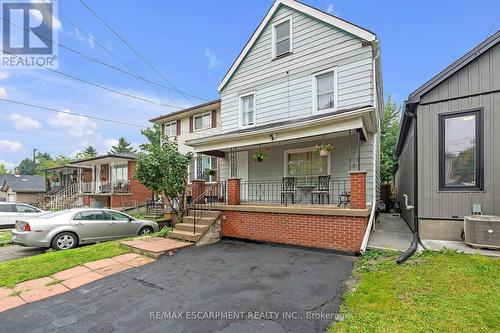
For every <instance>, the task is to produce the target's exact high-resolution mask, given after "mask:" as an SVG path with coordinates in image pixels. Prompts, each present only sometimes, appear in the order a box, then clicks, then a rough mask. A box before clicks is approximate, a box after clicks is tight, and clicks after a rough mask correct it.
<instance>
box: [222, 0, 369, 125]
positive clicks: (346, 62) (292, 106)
mask: <svg viewBox="0 0 500 333" xmlns="http://www.w3.org/2000/svg"><path fill="white" fill-rule="evenodd" d="M288 17H293V55H290V56H287V57H283V58H277V59H274V60H273V57H272V55H271V54H270V45H272V25H273V24H275V23H276V22H278V21H280V20H283V19H286V18H288ZM372 67H373V54H372V49H371V46H369V45H363V43H362V41H361V40H360V39H359V38H357V37H354V36H353V35H350V34H348V33H346V32H344V31H342V30H340V29H337V28H335V27H333V26H331V25H328V24H326V23H324V22H321V21H319V20H316V19H314V18H312V17H310V16H307V15H304V14H301V13H299V12H296V11H294V10H292V9H290V8H288V7H286V6H283V7H281V8H280V9H278V11H277V12H276V14H275V16H274V17H273V18H272V19H271V22H270V25H268V27H266V29H264V31H263V32H262V34H261V35H260V36H259V38H258V39H257V41H256V42H255V44H254V45H253V47H252V49H251V50H250V52H249V53H248V54H247V56H246V57H245V58H244V60H243V61H242V63H241V65H240V66H239V67H238V69H237V70H236V71H235V73H234V75H233V76H232V77H231V79H230V80H229V82H228V83H227V84H226V86H225V87H224V89H223V90H222V91H221V103H222V114H221V124H222V128H223V132H229V131H234V130H237V129H238V128H239V127H240V126H239V112H238V111H239V110H238V109H239V104H240V96H241V94H244V93H247V92H251V91H255V92H256V96H257V98H256V102H257V104H258V112H257V114H256V115H255V124H256V126H259V125H264V124H268V123H273V122H277V121H283V120H289V119H297V118H303V117H308V116H312V115H313V111H312V110H313V106H312V104H313V96H312V80H311V77H312V76H313V75H314V74H316V73H318V72H321V71H325V70H329V69H330V70H331V69H332V68H336V69H337V71H336V74H337V110H339V111H340V110H343V109H351V108H356V107H364V106H369V105H373V70H372Z"/></svg>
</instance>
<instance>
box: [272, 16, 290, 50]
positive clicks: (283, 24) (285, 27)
mask: <svg viewBox="0 0 500 333" xmlns="http://www.w3.org/2000/svg"><path fill="white" fill-rule="evenodd" d="M272 36H273V58H277V57H280V56H283V55H286V54H289V53H292V18H291V17H290V18H287V19H285V20H284V21H279V22H277V23H276V24H274V25H273V33H272Z"/></svg>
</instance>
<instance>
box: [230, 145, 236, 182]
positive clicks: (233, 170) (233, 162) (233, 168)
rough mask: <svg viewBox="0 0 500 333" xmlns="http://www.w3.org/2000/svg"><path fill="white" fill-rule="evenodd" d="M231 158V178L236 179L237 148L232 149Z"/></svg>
mask: <svg viewBox="0 0 500 333" xmlns="http://www.w3.org/2000/svg"><path fill="white" fill-rule="evenodd" d="M229 158H230V161H229V163H230V166H229V169H230V172H231V177H232V178H235V177H237V175H236V173H237V172H236V170H237V164H236V148H231V153H230V154H229Z"/></svg>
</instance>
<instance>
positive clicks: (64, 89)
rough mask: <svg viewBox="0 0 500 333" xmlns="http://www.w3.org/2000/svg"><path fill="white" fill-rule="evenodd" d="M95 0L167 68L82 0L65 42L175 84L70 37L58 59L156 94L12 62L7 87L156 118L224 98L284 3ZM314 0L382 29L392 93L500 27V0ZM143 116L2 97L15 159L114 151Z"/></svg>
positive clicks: (0, 92)
mask: <svg viewBox="0 0 500 333" xmlns="http://www.w3.org/2000/svg"><path fill="white" fill-rule="evenodd" d="M85 1H86V2H87V3H88V4H89V6H90V7H91V8H92V9H93V10H94V11H95V12H96V13H98V14H99V15H100V16H101V17H102V18H103V19H104V21H105V22H106V23H107V24H108V25H110V26H111V27H112V28H113V29H114V30H115V31H117V32H118V33H119V34H120V35H121V36H123V37H124V39H125V40H126V41H127V42H128V43H129V44H130V45H132V46H133V47H134V48H135V49H136V50H137V51H138V53H139V54H140V55H141V56H142V57H143V58H144V59H146V61H147V62H149V63H150V64H152V65H153V67H154V68H155V69H156V70H157V71H158V72H160V75H161V76H160V75H158V74H157V73H156V72H155V71H153V70H152V69H151V68H150V67H149V66H148V65H146V64H145V63H144V62H142V60H141V59H140V58H139V57H138V56H137V55H136V54H134V53H133V52H132V51H131V50H130V49H129V48H127V46H126V45H125V44H124V43H123V42H122V41H121V40H120V39H118V37H117V36H115V35H114V34H113V33H112V32H110V30H108V29H107V28H106V26H104V25H103V24H102V22H100V21H98V19H97V18H96V17H95V16H93V15H92V14H91V12H90V11H88V10H87V9H86V8H85V7H84V6H83V5H82V3H81V2H80V1H78V0H60V1H59V3H58V15H57V17H56V22H58V23H56V25H57V27H58V34H59V43H60V44H63V45H65V46H67V47H71V48H73V49H76V50H78V51H80V52H82V53H84V54H87V55H89V56H91V57H94V58H97V59H99V60H102V61H104V62H106V63H109V64H112V65H113V66H116V67H119V68H122V69H125V70H127V71H130V70H128V69H127V68H126V67H125V66H124V64H125V65H127V66H128V67H129V68H131V69H132V70H133V71H134V72H135V73H139V75H140V76H142V77H145V78H147V79H149V80H151V81H154V82H156V83H159V84H161V85H162V86H163V87H159V86H155V85H153V84H151V83H147V82H144V81H142V80H138V79H135V78H133V77H131V76H128V75H125V74H123V73H120V72H118V71H115V70H112V69H110V68H107V67H105V66H102V65H99V64H97V63H95V62H92V61H89V60H88V59H86V58H84V57H81V56H79V55H76V54H74V53H72V52H70V51H67V50H65V49H63V48H61V47H59V49H58V61H59V65H58V66H59V67H58V70H60V71H63V72H66V73H68V74H71V75H73V76H75V77H78V78H81V79H84V80H87V81H91V82H95V83H98V84H100V85H102V86H105V87H108V88H111V89H114V90H117V91H120V92H124V93H128V94H131V95H134V96H137V97H140V98H142V99H146V100H149V101H152V102H153V103H154V104H152V103H150V102H144V101H139V100H137V99H132V98H129V97H125V96H122V95H117V94H115V93H112V92H110V91H106V90H103V89H99V88H97V87H95V86H89V85H86V84H83V83H81V82H78V81H75V80H72V79H70V78H67V77H64V76H61V75H59V74H57V73H53V72H49V71H48V70H46V69H41V70H26V69H23V70H19V69H11V70H8V71H5V70H0V98H9V99H13V100H17V101H22V102H25V103H31V104H37V105H43V106H47V107H50V108H55V109H59V110H66V111H69V112H72V113H81V114H87V115H91V116H94V117H99V118H107V119H112V120H116V121H123V122H128V123H133V124H135V125H139V126H144V127H146V126H149V125H150V123H149V122H148V120H149V119H151V118H153V117H156V116H158V115H161V114H167V113H169V112H172V111H175V110H178V108H183V107H187V106H190V105H193V104H198V103H202V102H203V101H204V100H213V99H217V98H218V93H217V86H218V84H219V83H220V81H221V80H222V78H223V76H224V74H225V73H226V72H227V70H228V69H229V67H230V66H231V64H232V63H233V61H234V60H235V58H236V57H237V56H238V54H239V52H240V51H241V49H242V48H243V47H244V45H245V43H246V42H247V40H248V39H249V38H250V36H251V34H252V33H253V31H254V30H255V29H256V27H257V26H258V24H259V23H260V21H261V20H262V18H263V17H264V16H265V14H266V13H267V11H268V9H269V8H270V7H271V5H272V3H273V1H272V0H253V1H234V0H217V1H202V0H193V1H164V0H148V1H124V0H107V1H98V0H85ZM303 1H304V2H305V3H307V4H308V5H311V6H314V7H316V8H318V9H321V10H323V11H327V12H329V13H331V14H333V15H336V16H339V17H341V18H343V19H345V20H348V21H351V22H353V23H355V24H357V25H360V26H362V27H365V28H367V29H369V30H371V31H373V32H375V33H376V34H377V36H378V38H379V39H380V41H381V48H382V70H383V80H384V95H385V97H386V98H387V96H389V95H391V96H392V98H393V99H394V100H395V101H396V102H397V103H398V104H400V103H402V102H403V101H404V100H405V98H406V97H407V96H408V94H409V93H411V92H412V91H413V90H415V89H416V88H418V87H419V86H420V85H422V84H423V83H425V82H426V81H427V80H429V79H431V78H432V77H433V76H434V75H435V74H437V73H438V72H439V71H441V70H442V69H444V68H445V67H446V66H447V65H449V64H450V63H452V62H453V61H454V60H456V59H458V58H459V57H460V56H462V55H463V54H465V53H466V52H467V51H469V50H470V49H471V48H473V47H475V46H476V45H477V44H479V43H480V42H481V41H483V40H484V39H486V38H487V36H488V35H491V34H492V33H494V32H495V31H497V30H498V29H500V1H498V0H489V1H488V0H476V1H462V0H448V1H444V0H442V1H436V0H419V1H400V0H394V1H381V0H380V1H374V0H332V1H330V0H303ZM89 36H91V37H89ZM117 59H119V60H117ZM164 87H168V88H170V90H169V89H166V88H164ZM176 91H181V92H183V93H184V94H185V95H187V94H189V95H193V96H196V97H197V98H195V97H189V96H188V97H186V96H185V95H182V94H179V93H177V92H176ZM199 98H202V99H199ZM158 104H162V105H158ZM174 106H175V107H174ZM139 126H128V125H121V124H116V123H108V122H104V121H98V120H93V119H85V118H81V117H74V116H69V115H64V114H57V113H53V112H48V111H43V110H39V109H33V108H29V107H26V106H19V105H12V104H9V103H6V102H3V101H0V163H3V164H5V165H6V166H7V167H8V168H9V169H11V168H13V167H15V166H16V165H17V164H18V163H19V161H20V160H22V159H23V158H26V157H30V156H31V154H32V149H37V150H38V151H40V152H48V153H50V154H51V155H53V156H56V155H59V154H64V155H67V156H74V155H75V154H76V153H77V152H79V151H81V150H83V149H84V147H85V146H87V145H93V146H94V147H96V148H97V150H98V152H99V153H106V152H107V151H108V150H109V148H110V146H111V145H112V144H115V143H116V140H117V139H118V138H119V137H122V136H123V137H125V138H126V139H127V140H128V141H130V142H131V143H132V144H133V145H135V146H138V145H139V144H140V143H141V142H142V141H143V137H142V135H141V134H140V130H141V127H139Z"/></svg>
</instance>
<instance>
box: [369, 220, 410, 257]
mask: <svg viewBox="0 0 500 333" xmlns="http://www.w3.org/2000/svg"><path fill="white" fill-rule="evenodd" d="M412 239H413V233H412V231H411V229H410V227H408V225H407V224H406V222H405V221H404V220H403V219H402V218H401V217H398V216H393V215H392V213H382V214H380V216H379V218H378V221H377V223H376V225H375V231H373V232H372V234H371V235H370V240H369V241H368V248H372V249H383V250H396V251H406V249H408V248H409V247H410V244H411V241H412Z"/></svg>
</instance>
